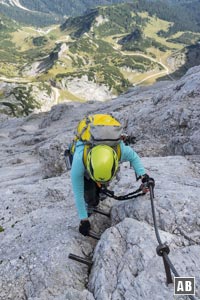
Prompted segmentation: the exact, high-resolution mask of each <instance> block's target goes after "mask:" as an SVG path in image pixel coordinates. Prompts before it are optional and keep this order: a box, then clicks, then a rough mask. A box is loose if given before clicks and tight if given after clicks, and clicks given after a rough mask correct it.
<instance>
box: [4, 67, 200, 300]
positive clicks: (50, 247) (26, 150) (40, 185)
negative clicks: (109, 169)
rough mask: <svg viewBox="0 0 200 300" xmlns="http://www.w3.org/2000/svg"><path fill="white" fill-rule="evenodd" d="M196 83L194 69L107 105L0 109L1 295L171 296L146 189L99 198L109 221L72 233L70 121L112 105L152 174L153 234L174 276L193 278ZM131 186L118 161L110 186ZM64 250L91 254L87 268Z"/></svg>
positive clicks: (82, 299)
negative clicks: (20, 112)
mask: <svg viewBox="0 0 200 300" xmlns="http://www.w3.org/2000/svg"><path fill="white" fill-rule="evenodd" d="M199 83H200V67H195V68H193V69H191V70H189V71H188V73H187V74H186V75H185V76H184V77H183V78H181V79H180V80H178V81H177V82H162V83H157V84H156V85H153V86H150V87H137V88H134V89H132V90H131V91H129V92H128V93H126V94H124V95H121V96H120V97H119V98H117V99H114V100H111V101H109V102H107V103H98V102H90V103H88V105H85V104H80V103H67V104H60V105H56V106H54V107H53V108H52V109H51V111H49V112H46V113H40V114H31V115H30V116H28V117H24V118H8V117H5V118H4V116H2V115H0V118H1V121H0V139H1V147H0V175H1V180H0V201H1V210H0V238H1V247H0V287H1V288H0V299H1V300H8V299H12V300H14V299H20V300H22V299H34V300H36V299H38V300H39V299H40V300H66V299H69V300H94V299H95V300H97V299H98V300H105V299H112V298H113V299H118V300H130V299H141V298H142V299H144V300H149V299H154V300H158V299H159V300H160V299H170V300H171V299H173V297H174V296H173V295H174V290H173V284H172V285H166V275H165V268H164V265H163V260H162V258H161V257H159V256H157V254H156V247H157V245H158V243H157V241H156V237H155V232H154V228H153V219H152V213H151V204H150V203H151V202H150V199H149V193H148V194H146V195H145V196H143V197H138V198H136V199H134V200H133V199H131V200H126V201H120V202H118V201H116V200H114V199H108V198H107V199H105V200H104V201H101V203H100V207H101V208H102V209H103V210H105V211H106V212H108V211H109V210H111V219H108V218H107V217H105V216H101V215H98V214H96V213H95V214H93V215H92V216H91V217H90V221H91V227H92V230H94V231H95V232H97V233H99V234H101V239H100V240H99V241H98V243H96V242H95V240H93V239H91V238H89V237H83V236H81V235H80V234H79V232H78V226H79V220H78V216H77V211H76V208H75V203H74V198H73V192H72V188H71V181H70V173H69V172H66V169H65V163H64V159H63V153H64V150H65V149H66V146H67V145H68V143H69V142H70V141H71V139H72V137H73V135H74V130H75V128H76V126H77V123H78V121H79V120H81V119H82V117H83V116H85V115H88V114H92V113H112V114H113V115H114V116H116V117H117V118H118V119H119V120H120V121H121V122H122V123H123V125H124V126H125V130H126V131H127V132H128V133H129V134H133V135H136V137H137V139H136V143H135V144H134V145H131V147H133V148H134V150H135V151H137V152H138V154H139V155H140V157H141V159H142V162H143V164H144V166H145V169H146V170H147V172H148V173H149V174H150V175H151V176H152V177H153V178H154V179H155V191H154V192H155V199H154V204H155V211H156V219H157V224H158V230H159V233H160V236H161V240H162V241H164V242H166V243H167V244H168V245H169V247H170V253H169V258H170V260H171V261H172V263H173V264H174V265H175V268H176V269H177V271H178V272H179V274H180V276H195V280H196V285H197V287H198V286H200V277H199V274H200V256H199V250H200V235H199V230H200V223H199V221H200V201H199V194H200V183H199V175H200V148H199V147H200V140H199V139H200V135H199V114H200V101H199V100H200V84H199ZM139 185H140V183H138V182H136V181H135V174H134V170H133V169H132V168H130V167H129V164H128V163H126V162H125V163H122V164H121V165H120V170H119V173H118V177H117V178H116V179H114V180H113V181H112V183H111V184H110V186H109V189H111V190H113V191H114V192H115V194H116V195H124V194H127V193H130V192H132V191H133V190H134V189H136V188H138V187H139ZM109 227H110V228H109ZM105 229H107V230H105ZM69 253H73V254H75V255H80V256H82V257H84V258H87V259H92V262H93V265H92V268H91V270H90V271H91V272H90V274H89V273H88V269H87V267H86V266H85V265H83V264H81V263H78V262H75V261H72V260H70V259H69V257H68V256H69ZM147 291H148V292H147ZM150 295H151V296H150ZM133 297H134V298H133ZM195 297H196V298H197V299H199V298H200V291H199V289H196V296H195Z"/></svg>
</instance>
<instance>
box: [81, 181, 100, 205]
mask: <svg viewBox="0 0 200 300" xmlns="http://www.w3.org/2000/svg"><path fill="white" fill-rule="evenodd" d="M99 193H100V188H99V187H98V185H97V184H96V182H95V181H93V180H92V179H91V178H89V179H88V178H86V177H84V198H85V202H86V203H87V204H88V206H97V205H98V204H99Z"/></svg>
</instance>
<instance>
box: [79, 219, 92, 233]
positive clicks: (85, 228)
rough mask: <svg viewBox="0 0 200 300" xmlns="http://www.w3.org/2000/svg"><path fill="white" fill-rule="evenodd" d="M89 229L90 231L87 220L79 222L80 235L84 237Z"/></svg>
mask: <svg viewBox="0 0 200 300" xmlns="http://www.w3.org/2000/svg"><path fill="white" fill-rule="evenodd" d="M90 229H91V225H90V221H89V220H87V219H85V220H81V222H80V224H79V232H80V233H81V234H82V235H84V236H86V235H88V234H89V231H90Z"/></svg>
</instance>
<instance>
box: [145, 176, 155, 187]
mask: <svg viewBox="0 0 200 300" xmlns="http://www.w3.org/2000/svg"><path fill="white" fill-rule="evenodd" d="M142 183H143V184H144V186H146V187H147V188H149V187H150V186H152V187H153V188H154V186H155V180H154V179H153V178H152V177H149V175H148V174H144V175H143V176H142Z"/></svg>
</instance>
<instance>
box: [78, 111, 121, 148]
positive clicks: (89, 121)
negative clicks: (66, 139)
mask: <svg viewBox="0 0 200 300" xmlns="http://www.w3.org/2000/svg"><path fill="white" fill-rule="evenodd" d="M122 130H123V128H122V125H121V123H120V122H119V121H118V120H116V118H114V117H113V116H111V115H108V114H94V115H89V116H88V117H86V118H84V119H83V120H81V121H80V122H79V124H78V126H77V134H76V136H77V138H78V139H79V140H81V141H83V142H85V143H86V144H92V145H99V144H106V145H108V146H115V145H117V144H118V143H119V142H120V140H121V135H122Z"/></svg>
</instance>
